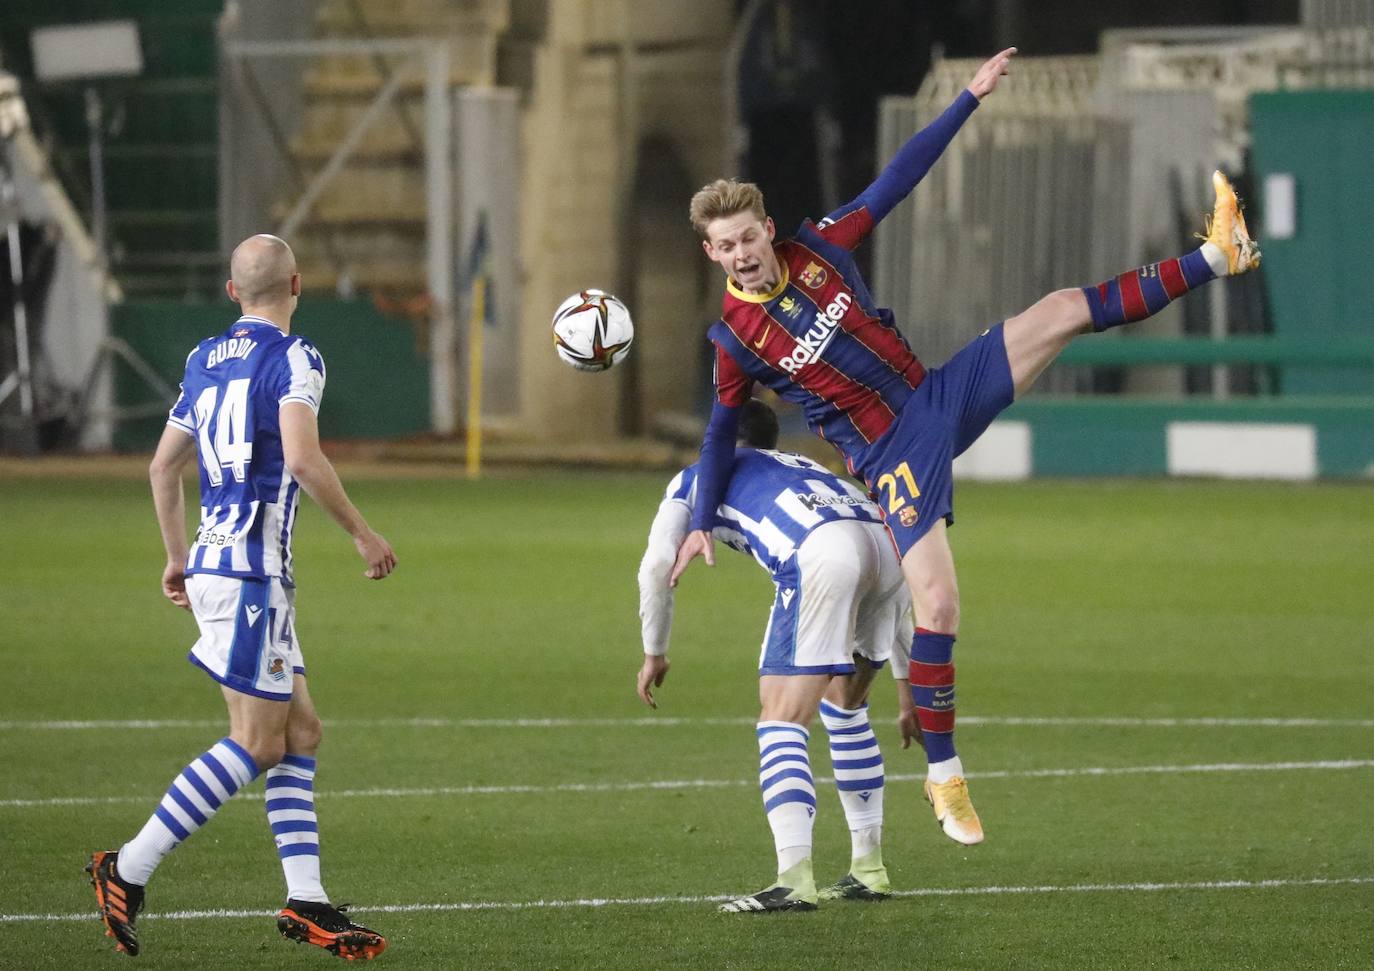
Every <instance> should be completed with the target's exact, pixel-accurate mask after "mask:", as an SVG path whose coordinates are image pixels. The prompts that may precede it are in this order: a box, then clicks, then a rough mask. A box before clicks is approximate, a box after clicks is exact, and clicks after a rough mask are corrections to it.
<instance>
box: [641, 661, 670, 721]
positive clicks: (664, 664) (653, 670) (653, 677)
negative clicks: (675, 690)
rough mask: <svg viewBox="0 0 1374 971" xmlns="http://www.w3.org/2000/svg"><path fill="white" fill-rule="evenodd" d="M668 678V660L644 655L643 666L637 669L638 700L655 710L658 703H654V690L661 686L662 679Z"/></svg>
mask: <svg viewBox="0 0 1374 971" xmlns="http://www.w3.org/2000/svg"><path fill="white" fill-rule="evenodd" d="M667 676H668V659H667V658H666V657H660V656H659V655H657V654H645V655H644V664H643V665H641V667H640V669H639V680H638V690H639V700H640V701H642V702H644V703H645V704H646V705H648V706H649V707H650V708H657V707H658V702H657V701H654V691H653V689H654V688H661V687H662V686H663V679H664V678H666V677H667Z"/></svg>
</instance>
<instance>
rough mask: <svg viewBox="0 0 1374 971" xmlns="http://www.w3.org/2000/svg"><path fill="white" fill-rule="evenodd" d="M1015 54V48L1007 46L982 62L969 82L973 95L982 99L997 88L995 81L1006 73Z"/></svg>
mask: <svg viewBox="0 0 1374 971" xmlns="http://www.w3.org/2000/svg"><path fill="white" fill-rule="evenodd" d="M1015 56H1016V48H1015V47H1008V48H1007V49H1006V50H1004V51H1002V52H1001V53H1000V54H994V55H992V57H990V58H988V59H987V60H986V61H984V62H983V66H982V67H980V68H979V69H978V73H977V74H975V75H974V76H973V80H972V81H970V82H969V85H968V89H969V91H970V92H972V93H973V96H974V97H975V98H977V99H978V100H979V101H982V100H983V99H984V98H986V97H987V96H988V95H990V94H992V92H993V91H995V90H996V89H997V81H998V80H999V79H1000V78H1001V77H1002V76H1003V75H1004V74H1006V73H1007V71H1008V69H1009V66H1010V65H1011V59H1012V58H1013V57H1015Z"/></svg>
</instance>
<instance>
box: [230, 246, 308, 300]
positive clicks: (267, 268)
mask: <svg viewBox="0 0 1374 971" xmlns="http://www.w3.org/2000/svg"><path fill="white" fill-rule="evenodd" d="M295 275H296V256H295V254H294V253H292V252H291V247H290V246H287V245H286V243H285V242H284V241H283V240H281V239H279V238H277V237H276V236H269V235H268V234H266V233H259V234H258V235H257V236H249V237H248V238H247V239H245V240H244V241H243V242H242V243H239V245H238V247H237V248H236V249H235V250H234V255H233V256H232V257H231V258H230V260H229V283H230V285H231V289H230V291H229V296H231V297H233V298H234V299H235V300H237V301H238V302H239V303H240V304H242V305H243V306H245V307H250V306H254V305H260V304H275V303H285V302H288V301H290V300H291V299H292V298H293V297H295V296H296V295H297V294H298V293H299V290H298V289H297V287H296V286H295V284H294V283H293V278H294V277H295Z"/></svg>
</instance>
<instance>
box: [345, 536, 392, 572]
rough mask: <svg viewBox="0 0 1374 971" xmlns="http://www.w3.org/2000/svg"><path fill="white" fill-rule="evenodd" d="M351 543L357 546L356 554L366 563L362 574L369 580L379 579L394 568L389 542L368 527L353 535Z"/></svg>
mask: <svg viewBox="0 0 1374 971" xmlns="http://www.w3.org/2000/svg"><path fill="white" fill-rule="evenodd" d="M353 545H354V546H356V547H357V548H358V555H359V556H361V557H362V558H363V562H365V563H366V564H367V569H366V570H364V571H363V576H365V577H367V578H368V579H369V580H380V579H382V577H385V576H389V575H390V574H391V571H392V570H394V569H396V554H395V553H393V552H392V551H391V544H390V543H388V542H387V541H386V540H385V539H383V538H382V536H381V534H380V533H374V532H373V531H372V530H370V529H369V530H366V531H364V532H362V533H359V534H358V535H357V536H354V537H353Z"/></svg>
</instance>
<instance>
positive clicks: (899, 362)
mask: <svg viewBox="0 0 1374 971" xmlns="http://www.w3.org/2000/svg"><path fill="white" fill-rule="evenodd" d="M1015 53H1016V49H1015V48H1008V49H1007V50H1005V51H1002V52H1001V53H1000V54H998V55H996V56H995V57H993V58H991V59H990V60H988V61H987V62H986V63H984V64H983V65H982V66H981V67H980V68H979V70H978V72H977V74H975V75H974V77H973V80H972V81H971V82H970V84H969V86H968V89H967V90H966V91H964V92H962V93H961V94H960V96H959V98H958V99H957V100H956V101H955V102H954V103H953V104H952V105H950V107H949V108H948V109H946V110H945V112H944V114H942V115H941V116H940V117H939V118H937V119H936V120H935V121H934V122H933V123H931V124H930V125H929V126H927V127H926V128H924V129H922V130H921V131H919V132H917V133H916V135H915V136H913V137H912V138H911V139H910V140H909V141H908V142H907V143H906V144H905V145H904V146H903V147H902V148H901V149H899V150H898V152H897V154H896V155H895V156H894V157H893V159H892V161H891V162H890V163H889V164H888V165H887V167H886V168H885V169H884V170H883V172H882V173H881V174H880V175H879V176H878V178H877V180H876V181H875V182H874V183H873V184H872V185H870V186H869V187H868V188H867V189H865V190H864V192H863V193H862V194H861V195H860V196H859V197H858V198H857V199H855V200H854V201H853V202H851V203H849V204H848V205H846V206H843V207H842V208H840V209H838V210H836V211H835V212H833V213H831V214H830V215H829V216H827V217H826V218H825V219H823V220H821V221H820V223H812V222H810V221H809V220H808V221H806V222H805V223H803V224H802V226H801V228H800V229H799V230H798V231H797V233H796V235H795V236H793V237H792V238H790V239H783V240H777V241H775V235H776V229H775V227H774V225H773V220H772V219H770V218H769V217H768V215H767V212H766V211H765V209H764V205H763V195H762V194H761V193H760V192H759V190H758V187H757V186H754V185H752V184H750V183H741V182H735V181H727V180H723V179H722V180H718V181H716V182H713V183H712V184H710V185H708V186H706V187H705V188H703V189H701V190H700V191H699V192H698V193H697V194H696V195H695V196H693V197H692V203H691V219H692V224H693V226H695V227H696V229H697V231H698V232H699V233H700V234H701V235H702V237H703V243H702V246H703V249H704V250H705V251H706V255H707V257H708V258H709V259H711V260H712V261H713V262H714V263H716V264H718V265H719V266H720V268H721V269H722V270H724V271H725V274H726V292H725V298H724V307H723V311H722V314H721V319H720V321H718V322H717V323H716V324H714V325H713V326H712V327H711V329H710V331H709V336H710V339H711V340H712V342H713V343H714V344H715V345H716V402H715V405H714V407H713V409H712V412H711V420H710V424H709V426H708V428H707V431H706V437H705V440H704V442H703V443H702V447H701V461H700V464H699V474H698V477H697V481H698V486H697V493H696V502H695V506H694V509H693V513H692V522H691V532H690V533H689V534H688V536H687V538H686V540H684V542H683V545H682V547H681V549H680V550H679V554H678V558H677V562H676V563H675V564H674V568H673V573H672V578H671V582H673V583H676V582H677V580H678V578H679V577H680V576H681V574H682V571H683V570H685V569H686V567H687V566H688V564H690V562H691V561H692V559H694V558H695V557H697V556H705V558H706V561H707V563H708V564H710V563H712V562H714V558H713V550H712V541H711V533H710V524H711V521H712V517H713V516H714V514H715V513H714V510H715V508H716V506H717V505H718V503H719V502H720V499H721V496H723V495H724V494H725V490H726V488H727V485H728V483H729V481H730V475H731V469H732V462H731V458H732V449H733V442H734V437H735V427H736V424H737V423H738V421H739V413H740V409H741V407H742V406H743V405H744V403H745V402H746V401H747V400H748V398H749V395H750V393H751V389H752V387H753V385H754V383H755V382H758V383H760V384H763V385H765V386H766V387H769V388H771V389H773V391H775V392H776V393H777V394H778V395H779V396H781V397H782V398H785V399H787V400H789V401H794V402H797V403H798V404H800V405H801V406H802V408H803V410H804V412H805V415H806V419H807V423H808V424H809V425H810V427H811V428H812V430H813V431H815V432H816V433H817V434H819V435H820V436H821V437H822V438H824V439H825V440H826V441H828V442H830V443H831V444H832V445H833V446H834V447H835V448H836V449H837V450H838V451H839V452H840V454H841V455H842V456H843V457H844V460H845V463H846V465H847V467H848V468H849V470H850V472H851V473H853V474H854V475H856V476H858V477H859V478H861V479H862V480H863V481H864V482H865V483H866V484H867V485H868V487H869V489H870V490H871V493H872V494H873V495H874V496H875V497H877V498H878V499H879V502H880V504H881V506H882V507H883V512H884V515H885V522H886V525H887V528H888V529H889V531H890V532H891V533H892V538H893V539H894V540H895V542H896V544H897V549H898V552H899V554H900V556H901V559H902V570H903V572H904V574H905V575H906V580H907V584H908V586H909V587H910V590H911V597H912V601H913V603H914V605H915V609H916V621H917V624H918V627H917V629H916V634H915V637H914V639H913V641H912V646H911V669H910V677H911V694H912V698H913V701H914V703H915V706H916V710H917V716H918V718H919V721H920V727H921V733H922V736H923V740H924V743H925V748H926V755H927V759H928V762H929V766H928V774H927V778H926V784H925V795H926V798H927V799H928V800H929V801H930V802H931V804H932V805H933V807H934V810H935V816H936V818H937V819H938V820H939V821H940V824H941V826H942V827H943V829H944V832H945V833H946V834H947V835H948V836H949V837H950V838H951V839H954V840H957V841H959V842H960V843H965V844H973V843H978V842H981V841H982V839H983V827H982V823H981V822H980V820H979V819H978V814H977V813H976V812H975V811H974V809H973V804H972V802H971V801H970V799H969V795H968V787H967V785H966V784H965V782H964V769H963V763H962V762H961V760H960V759H959V756H958V754H957V753H956V751H955V747H954V711H955V695H954V664H953V650H954V640H955V635H956V634H957V633H958V629H959V592H958V586H957V583H956V579H955V571H954V556H953V553H952V551H951V549H950V545H949V539H948V537H947V535H946V527H947V526H948V524H950V523H952V522H953V521H954V505H953V484H952V480H951V466H952V463H953V460H954V458H955V456H957V455H959V454H960V453H962V452H963V451H964V450H965V449H967V448H968V447H969V446H970V445H971V444H973V442H974V440H975V439H977V438H978V436H979V435H981V434H982V433H983V431H984V430H985V429H986V428H987V427H988V425H989V424H990V423H991V422H992V420H993V419H994V418H995V417H996V416H997V415H998V414H999V413H1000V412H1001V411H1002V410H1003V409H1005V408H1006V407H1007V406H1008V405H1010V404H1011V403H1012V401H1013V400H1014V399H1015V398H1017V397H1019V396H1020V395H1022V394H1024V393H1025V392H1026V391H1027V390H1028V389H1029V388H1030V387H1031V385H1032V384H1033V383H1034V382H1035V379H1036V378H1037V377H1038V376H1039V375H1040V373H1041V372H1042V371H1043V370H1044V369H1045V368H1046V367H1047V366H1048V365H1049V364H1050V362H1051V361H1053V360H1054V359H1055V357H1056V356H1057V355H1058V354H1059V352H1060V351H1062V350H1063V349H1064V347H1065V346H1066V345H1067V344H1068V343H1069V341H1071V340H1073V339H1074V338H1075V337H1077V336H1079V335H1080V334H1088V333H1094V332H1097V331H1102V330H1106V329H1107V328H1110V327H1116V326H1119V325H1121V324H1126V323H1130V322H1132V321H1136V320H1142V319H1144V318H1146V317H1148V316H1150V315H1151V314H1154V313H1158V312H1159V311H1160V310H1161V309H1163V307H1164V306H1165V305H1166V304H1168V303H1169V302H1170V301H1172V300H1174V299H1176V298H1177V297H1180V296H1182V295H1183V294H1184V293H1186V292H1188V291H1189V290H1191V289H1193V288H1195V287H1198V286H1201V285H1202V284H1204V283H1207V282H1209V281H1211V280H1214V279H1216V278H1217V277H1222V276H1228V275H1232V274H1237V273H1244V272H1246V271H1247V270H1250V269H1252V268H1253V267H1255V266H1258V265H1259V260H1260V253H1259V249H1258V247H1257V246H1256V245H1255V243H1254V241H1253V240H1251V239H1250V236H1249V235H1248V233H1247V232H1246V228H1245V220H1244V218H1243V217H1242V216H1241V213H1240V206H1239V203H1238V201H1237V199H1236V196H1235V193H1234V192H1233V191H1232V190H1231V187H1230V185H1229V184H1228V183H1227V181H1226V179H1225V178H1224V177H1223V176H1222V175H1221V173H1220V172H1218V173H1216V174H1215V175H1214V176H1213V185H1214V188H1215V190H1216V204H1215V207H1214V209H1213V211H1212V215H1211V219H1210V221H1209V226H1208V232H1207V236H1206V241H1205V242H1204V243H1203V244H1202V246H1201V247H1200V248H1198V249H1196V250H1194V251H1192V252H1191V253H1188V254H1186V255H1184V256H1182V257H1179V258H1177V259H1171V260H1165V261H1163V262H1160V263H1155V264H1151V265H1149V266H1143V267H1140V268H1138V269H1135V270H1130V271H1127V272H1126V273H1123V274H1121V275H1120V276H1118V277H1116V278H1115V279H1112V280H1108V281H1106V282H1105V283H1102V284H1099V285H1097V286H1089V287H1083V288H1081V289H1080V288H1074V289H1067V290H1058V291H1056V292H1054V293H1051V294H1049V295H1048V296H1046V297H1044V298H1042V299H1041V300H1040V301H1038V302H1037V303H1035V304H1034V305H1033V306H1031V307H1030V308H1029V309H1027V310H1025V311H1023V312H1022V313H1020V314H1017V315H1016V316H1014V317H1009V318H1007V319H1006V320H1005V321H1003V322H1001V323H998V324H994V325H993V326H992V327H990V328H989V329H988V330H986V331H984V332H983V334H982V335H981V336H979V337H977V338H975V339H974V340H973V341H972V342H970V343H969V344H968V345H966V346H965V347H964V348H963V349H962V350H960V351H959V352H958V353H957V354H955V355H954V357H953V358H951V359H950V360H949V362H948V363H947V364H945V365H944V366H943V367H940V368H936V369H934V370H932V371H929V372H927V371H926V369H925V367H924V366H923V365H922V364H921V362H920V360H919V359H918V358H917V357H916V355H915V354H914V353H913V352H912V350H911V347H910V346H909V345H908V343H907V341H906V339H905V337H903V335H902V333H901V332H900V331H899V330H898V329H897V326H896V322H895V321H894V320H893V317H892V313H891V311H889V310H885V309H880V308H879V307H878V306H877V305H876V304H875V303H874V301H873V298H872V297H871V296H870V295H869V292H868V288H867V286H866V285H865V284H864V281H863V280H862V279H861V278H860V276H859V273H858V270H857V268H856V266H855V264H854V260H853V257H852V256H851V251H852V250H853V249H854V248H855V247H857V246H858V245H859V244H860V243H861V242H863V241H864V240H865V239H866V238H867V237H868V234H869V233H870V232H871V231H872V229H873V227H874V225H875V224H876V223H877V222H878V221H879V220H881V219H882V218H883V217H884V216H885V215H887V214H888V213H889V212H890V211H891V210H892V208H893V207H894V206H895V205H896V204H897V203H898V202H900V201H901V200H902V199H903V198H905V197H906V195H907V194H908V193H909V192H910V191H911V190H912V189H913V188H914V187H915V186H916V184H917V183H918V182H920V181H921V179H922V178H923V177H924V175H925V173H926V172H927V171H928V170H929V169H930V167H931V165H933V164H934V163H935V160H936V159H937V158H939V156H940V154H941V152H943V151H944V149H945V147H946V146H947V145H948V144H949V141H950V139H952V138H953V137H954V135H955V133H956V132H957V131H958V130H959V127H960V126H961V125H962V124H963V123H964V121H965V120H966V119H967V118H968V117H969V115H970V114H972V112H973V111H974V109H976V108H977V107H978V103H979V101H980V99H982V98H985V97H987V96H988V95H989V94H991V93H992V92H993V90H995V88H996V87H997V83H998V79H999V78H1000V77H1001V76H1002V75H1004V74H1006V73H1007V70H1008V66H1009V64H1010V62H1011V58H1012V57H1013V55H1014V54H1015Z"/></svg>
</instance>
